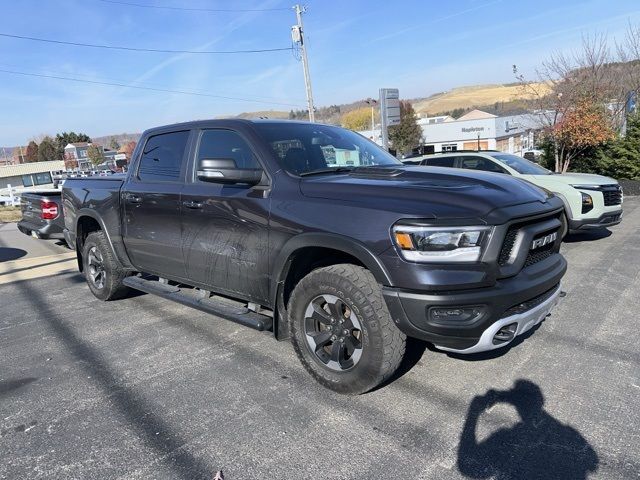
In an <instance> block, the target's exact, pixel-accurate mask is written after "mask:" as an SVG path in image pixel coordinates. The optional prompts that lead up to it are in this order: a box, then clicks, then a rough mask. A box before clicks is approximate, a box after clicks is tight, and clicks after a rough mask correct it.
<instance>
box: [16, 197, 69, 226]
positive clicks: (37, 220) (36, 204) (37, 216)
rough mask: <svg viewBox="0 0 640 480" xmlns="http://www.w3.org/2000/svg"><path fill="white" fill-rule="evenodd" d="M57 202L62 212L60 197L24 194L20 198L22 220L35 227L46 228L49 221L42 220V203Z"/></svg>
mask: <svg viewBox="0 0 640 480" xmlns="http://www.w3.org/2000/svg"><path fill="white" fill-rule="evenodd" d="M43 200H44V201H47V202H55V203H56V204H57V205H58V211H60V195H57V196H52V195H46V196H44V195H38V194H35V193H23V194H22V196H21V197H20V210H21V211H22V220H24V221H25V222H27V223H29V225H31V226H33V227H44V226H45V225H47V224H48V222H47V220H44V219H43V218H42V207H41V202H42V201H43Z"/></svg>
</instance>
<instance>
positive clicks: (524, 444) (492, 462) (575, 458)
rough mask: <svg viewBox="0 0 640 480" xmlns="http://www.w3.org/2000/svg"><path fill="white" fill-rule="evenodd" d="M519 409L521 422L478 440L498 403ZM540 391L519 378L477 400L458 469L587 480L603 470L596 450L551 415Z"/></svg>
mask: <svg viewBox="0 0 640 480" xmlns="http://www.w3.org/2000/svg"><path fill="white" fill-rule="evenodd" d="M501 403H502V404H507V405H511V406H513V407H514V408H515V409H516V411H517V413H518V415H519V416H520V420H519V421H518V422H517V423H516V424H515V425H513V426H511V427H509V428H506V427H502V428H499V429H498V430H496V431H494V432H492V433H491V434H489V435H488V436H485V437H484V438H483V439H482V440H479V439H478V434H477V429H478V423H479V420H480V418H481V416H482V414H483V413H485V412H490V410H491V408H492V407H494V406H496V405H498V404H501ZM543 405H544V396H543V394H542V391H541V390H540V387H538V385H536V384H535V383H533V382H531V381H529V380H522V379H520V380H516V382H515V384H514V386H513V388H511V389H510V390H504V391H496V390H489V391H488V392H487V393H486V394H485V395H481V396H477V397H475V398H474V399H473V400H472V401H471V404H470V405H469V411H468V412H467V417H466V420H465V424H464V427H463V430H462V434H461V435H460V443H459V445H458V462H457V464H458V469H459V471H460V472H461V473H462V474H464V475H466V476H467V477H469V478H478V479H480V478H482V479H484V478H487V479H488V478H496V479H500V480H507V479H522V478H527V479H533V478H540V479H551V480H554V479H557V480H561V479H562V480H565V479H575V480H581V479H586V478H587V476H588V474H589V473H590V472H595V471H597V469H598V464H599V460H598V455H597V453H596V451H595V450H594V448H593V447H592V446H591V445H590V444H589V442H587V441H586V440H585V438H584V437H583V436H582V435H581V434H580V433H579V432H578V431H577V430H576V429H574V428H573V427H570V426H569V425H565V424H563V423H561V422H559V421H558V420H556V419H555V418H554V417H553V416H552V415H550V414H549V413H547V412H546V411H545V410H544V408H543Z"/></svg>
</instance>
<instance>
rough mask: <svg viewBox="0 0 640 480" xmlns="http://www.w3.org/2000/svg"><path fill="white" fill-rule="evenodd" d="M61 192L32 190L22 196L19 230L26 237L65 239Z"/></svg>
mask: <svg viewBox="0 0 640 480" xmlns="http://www.w3.org/2000/svg"><path fill="white" fill-rule="evenodd" d="M61 194H62V192H61V191H60V190H56V189H49V190H38V191H35V190H31V191H25V192H22V193H21V194H20V198H21V200H20V209H21V211H22V219H21V220H20V221H19V222H18V229H19V230H20V231H21V232H22V233H24V234H25V235H29V236H32V237H35V238H40V239H50V238H59V239H63V238H64V233H63V232H64V216H63V214H62V205H61Z"/></svg>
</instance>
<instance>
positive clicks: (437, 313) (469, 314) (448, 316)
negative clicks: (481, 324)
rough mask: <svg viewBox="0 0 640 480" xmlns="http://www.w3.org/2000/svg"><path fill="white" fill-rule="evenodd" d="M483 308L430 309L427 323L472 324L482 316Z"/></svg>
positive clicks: (477, 306)
mask: <svg viewBox="0 0 640 480" xmlns="http://www.w3.org/2000/svg"><path fill="white" fill-rule="evenodd" d="M484 312H485V307H484V306H482V305H474V306H465V307H430V308H429V321H431V322H433V323H440V324H462V323H472V322H475V321H476V320H477V319H478V318H480V317H481V316H482V314H483V313H484Z"/></svg>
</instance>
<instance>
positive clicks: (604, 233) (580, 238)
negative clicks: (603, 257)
mask: <svg viewBox="0 0 640 480" xmlns="http://www.w3.org/2000/svg"><path fill="white" fill-rule="evenodd" d="M611 234H612V232H611V230H608V229H606V228H601V229H597V230H585V231H584V232H576V233H569V234H568V235H567V236H566V237H564V238H563V239H562V242H563V243H577V242H593V241H596V240H601V239H603V238H607V237H610V236H611Z"/></svg>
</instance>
